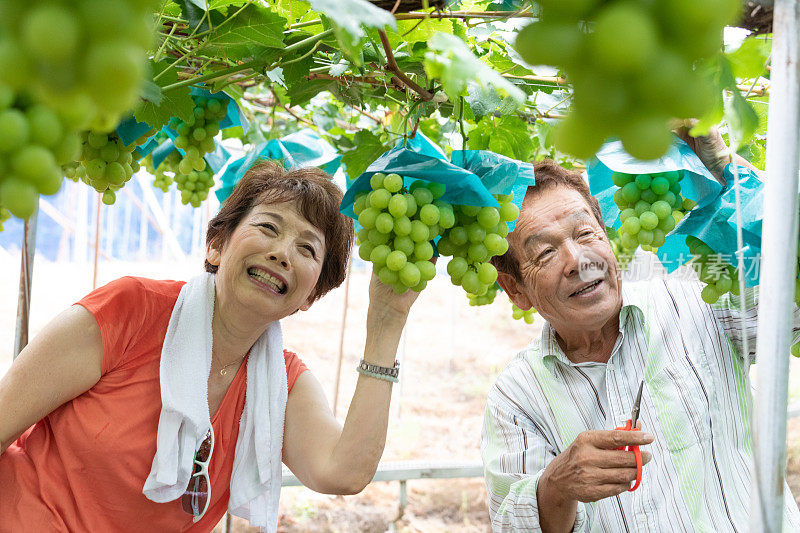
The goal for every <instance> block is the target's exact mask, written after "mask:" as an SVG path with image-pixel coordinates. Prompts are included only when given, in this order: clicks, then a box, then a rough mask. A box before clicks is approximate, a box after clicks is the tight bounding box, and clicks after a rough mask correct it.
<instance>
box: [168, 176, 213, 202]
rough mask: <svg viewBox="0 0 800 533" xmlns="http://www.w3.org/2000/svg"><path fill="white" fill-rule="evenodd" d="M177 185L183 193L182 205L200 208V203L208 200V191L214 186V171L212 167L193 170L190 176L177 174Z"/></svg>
mask: <svg viewBox="0 0 800 533" xmlns="http://www.w3.org/2000/svg"><path fill="white" fill-rule="evenodd" d="M175 185H176V186H177V187H178V190H179V191H181V203H182V204H183V205H186V204H191V205H192V207H200V202H202V201H203V200H205V199H206V198H208V191H209V190H210V189H211V187H213V186H214V171H213V170H211V167H206V168H205V169H204V170H193V171H191V172H189V173H188V174H181V173H180V172H178V173H176V174H175Z"/></svg>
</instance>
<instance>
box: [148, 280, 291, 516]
mask: <svg viewBox="0 0 800 533" xmlns="http://www.w3.org/2000/svg"><path fill="white" fill-rule="evenodd" d="M214 297H215V293H214V275H213V274H202V275H200V276H197V277H195V278H192V279H191V280H189V282H188V283H186V285H184V286H183V288H182V289H181V292H180V295H179V296H178V300H177V302H175V308H174V309H173V310H172V316H170V319H169V326H168V327H167V334H166V337H165V338H164V346H163V347H162V349H161V362H160V373H161V375H160V382H161V414H160V416H159V419H158V435H157V438H156V454H155V456H154V457H153V465H152V467H151V469H150V474H149V475H148V476H147V480H146V481H145V483H144V487H143V489H142V492H143V493H144V495H145V496H147V497H148V498H149V499H150V500H152V501H154V502H159V503H164V502H169V501H173V500H176V499H178V498H180V497H181V495H182V494H183V493H184V491H185V490H186V487H187V486H188V484H189V477H190V476H191V473H192V467H193V461H194V453H195V451H196V450H197V449H198V447H199V446H200V443H201V442H203V439H204V438H205V436H206V433H207V431H208V430H209V429H210V428H211V418H210V416H209V413H208V376H209V372H210V371H211V346H212V339H211V319H212V315H213V312H214ZM286 399H287V382H286V362H285V361H284V358H283V339H282V336H281V326H280V323H279V322H277V321H275V322H273V323H271V324H270V325H269V327H268V328H267V329H266V331H265V332H264V333H263V334H262V335H261V337H259V338H258V340H257V341H256V343H255V344H254V345H253V347H252V349H251V350H250V357H249V358H248V361H247V392H246V396H245V405H244V411H243V412H242V418H241V420H240V421H239V436H238V438H237V440H236V450H235V452H234V459H233V472H232V474H231V486H230V489H231V496H230V502H229V505H228V509H229V510H230V512H231V513H233V514H235V515H236V516H240V517H242V518H245V519H247V520H249V521H250V524H251V525H253V526H257V527H261V528H265V529H266V530H267V531H276V530H277V527H278V500H279V498H280V488H281V450H282V448H283V423H284V416H285V413H286ZM217 438H218V437H217ZM216 453H217V450H214V452H213V454H212V457H214V456H215V454H216ZM212 460H216V461H221V460H222V458H221V457H219V456H216V459H213V458H212ZM214 489H215V487H214V486H213V485H212V487H211V490H212V495H213V491H214ZM216 489H217V490H224V489H223V488H222V487H217V488H216Z"/></svg>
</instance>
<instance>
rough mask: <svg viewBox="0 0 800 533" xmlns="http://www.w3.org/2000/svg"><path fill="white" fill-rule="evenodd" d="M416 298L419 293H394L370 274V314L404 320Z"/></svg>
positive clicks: (408, 291)
mask: <svg viewBox="0 0 800 533" xmlns="http://www.w3.org/2000/svg"><path fill="white" fill-rule="evenodd" d="M434 262H435V259H434ZM417 296H419V293H418V292H415V291H412V290H411V289H409V290H407V291H406V292H404V293H403V294H397V293H395V292H394V289H392V287H391V286H389V285H386V284H385V283H382V282H381V281H380V280H379V279H378V276H377V275H376V274H375V272H374V271H373V272H372V278H371V279H370V282H369V309H370V312H371V313H372V312H377V313H378V314H379V315H381V316H383V317H384V318H392V315H396V317H397V318H402V319H403V320H405V318H406V317H407V316H408V312H409V311H410V310H411V306H412V305H413V304H414V302H415V301H416V299H417Z"/></svg>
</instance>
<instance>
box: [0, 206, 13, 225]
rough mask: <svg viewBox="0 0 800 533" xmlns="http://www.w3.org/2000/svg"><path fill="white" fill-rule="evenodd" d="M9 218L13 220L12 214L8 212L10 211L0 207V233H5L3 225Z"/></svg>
mask: <svg viewBox="0 0 800 533" xmlns="http://www.w3.org/2000/svg"><path fill="white" fill-rule="evenodd" d="M9 218H11V213H9V212H8V209H6V208H5V207H3V206H2V205H0V231H3V224H4V223H5V221H6V220H8V219H9Z"/></svg>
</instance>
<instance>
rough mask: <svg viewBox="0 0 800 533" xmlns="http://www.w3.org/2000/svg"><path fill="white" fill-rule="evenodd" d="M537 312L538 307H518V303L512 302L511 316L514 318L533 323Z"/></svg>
mask: <svg viewBox="0 0 800 533" xmlns="http://www.w3.org/2000/svg"><path fill="white" fill-rule="evenodd" d="M535 314H536V309H534V308H533V307H531V308H530V309H520V308H519V307H517V304H515V303H514V302H511V318H513V319H514V320H520V319H522V320H524V321H525V323H526V324H533V321H534V318H535V317H534V316H533V315H535Z"/></svg>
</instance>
